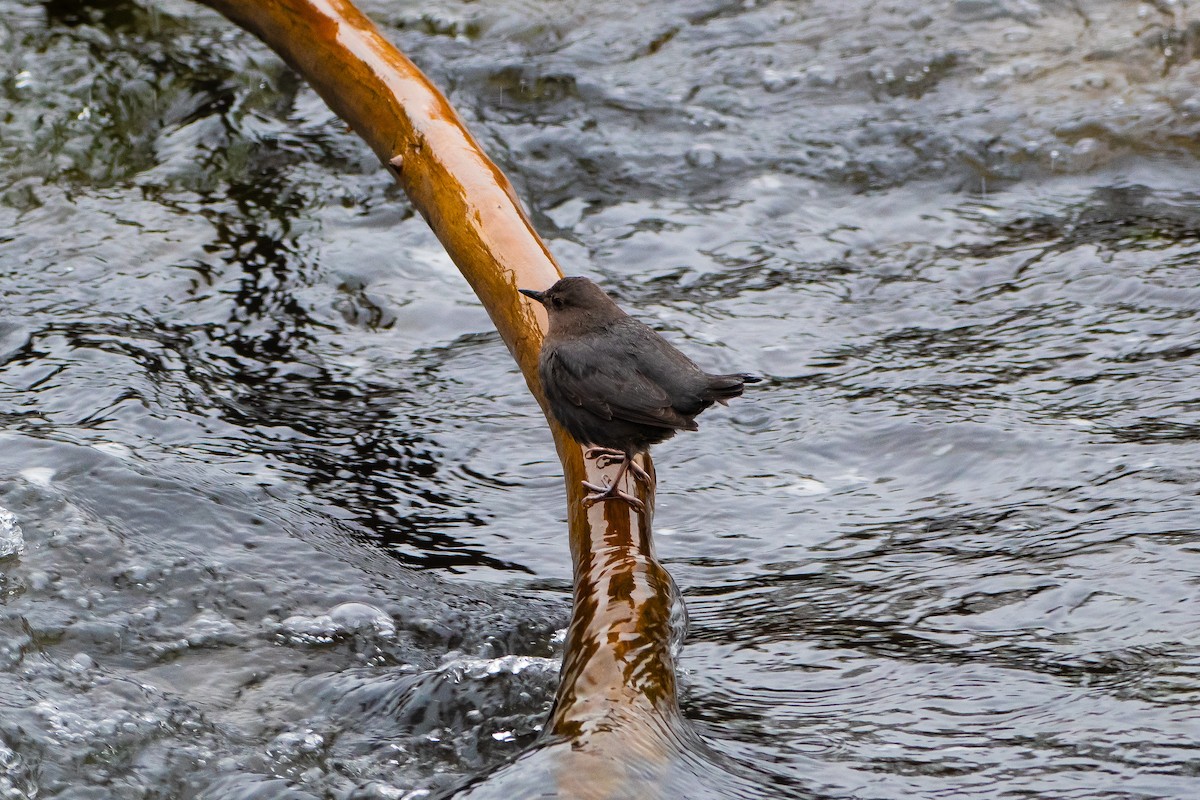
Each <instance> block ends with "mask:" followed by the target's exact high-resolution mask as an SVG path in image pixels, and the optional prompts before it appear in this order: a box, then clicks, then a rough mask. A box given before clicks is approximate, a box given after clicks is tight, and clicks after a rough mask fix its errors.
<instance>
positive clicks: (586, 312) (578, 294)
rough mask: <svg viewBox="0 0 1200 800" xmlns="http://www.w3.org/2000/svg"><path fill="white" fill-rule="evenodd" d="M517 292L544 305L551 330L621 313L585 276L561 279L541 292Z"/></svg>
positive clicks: (526, 290)
mask: <svg viewBox="0 0 1200 800" xmlns="http://www.w3.org/2000/svg"><path fill="white" fill-rule="evenodd" d="M519 291H520V292H521V294H523V295H525V296H526V297H530V298H533V299H534V300H536V301H538V302H539V303H541V304H542V305H543V306H544V307H545V308H546V313H547V314H548V315H549V317H550V328H551V330H554V329H556V328H566V327H572V328H573V327H584V326H588V325H597V324H602V323H605V322H608V321H611V320H613V319H615V318H617V317H623V316H625V312H624V311H622V310H621V309H620V308H619V307H618V306H617V304H616V303H614V302H613V301H612V298H611V297H609V296H608V295H607V294H605V292H604V290H603V289H601V288H600V287H599V286H597V285H596V284H595V283H593V282H592V281H590V280H588V279H587V278H582V277H572V278H562V279H560V280H559V281H558V282H557V283H555V284H554V285H553V286H551V287H550V288H549V289H546V290H545V291H542V292H537V291H534V290H533V289H521V290H519Z"/></svg>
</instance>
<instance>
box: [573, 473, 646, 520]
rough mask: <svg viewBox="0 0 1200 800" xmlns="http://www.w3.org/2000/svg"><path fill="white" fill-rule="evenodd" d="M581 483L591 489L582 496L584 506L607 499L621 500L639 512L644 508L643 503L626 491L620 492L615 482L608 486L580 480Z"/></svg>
mask: <svg viewBox="0 0 1200 800" xmlns="http://www.w3.org/2000/svg"><path fill="white" fill-rule="evenodd" d="M581 483H582V484H583V487H584V488H585V489H588V490H589V491H591V494H589V495H588V496H587V497H585V498H583V507H584V508H591V507H592V506H594V505H595V504H596V503H603V502H606V501H608V500H623V501H624V502H626V503H628V504H629V505H631V506H633V509H634V510H635V511H638V512H639V513H640V512H643V511H645V510H646V504H645V503H643V502H642V501H641V500H639V499H638V498H636V497H634V496H633V495H631V494H629V493H627V492H622V491H621V490H620V489H618V488H617V484H615V483H614V484H612V485H610V486H597V485H596V484H594V483H589V482H588V481H581Z"/></svg>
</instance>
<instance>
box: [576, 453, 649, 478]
mask: <svg viewBox="0 0 1200 800" xmlns="http://www.w3.org/2000/svg"><path fill="white" fill-rule="evenodd" d="M583 457H584V458H587V459H595V460H596V466H597V467H599V468H600V469H604V468H605V467H608V466H611V465H613V464H620V463H622V462H625V461H628V462H629V470H630V471H631V472H633V477H635V478H637V479H638V480H640V481H641V482H642V483H644V484H646V485H647V486H649V485H650V483H651V481H650V473H649V472H646V470H644V469H642V468H641V466H640V465H639V464H638V463H637V462H636V461H634V460H633V458H632V457H630V456H627V455H626V454H625V451H624V450H617V449H616V448H613V447H589V448H588V449H587V450H584V451H583Z"/></svg>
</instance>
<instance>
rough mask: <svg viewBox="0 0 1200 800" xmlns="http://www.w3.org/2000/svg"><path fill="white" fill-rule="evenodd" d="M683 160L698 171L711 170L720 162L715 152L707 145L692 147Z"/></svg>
mask: <svg viewBox="0 0 1200 800" xmlns="http://www.w3.org/2000/svg"><path fill="white" fill-rule="evenodd" d="M684 158H685V159H686V160H687V163H688V164H690V165H691V166H693V167H696V168H698V169H712V168H713V167H715V166H716V165H717V162H718V161H720V160H721V157H720V156H719V155H718V154H717V151H716V150H714V149H713V147H712V145H708V144H697V145H693V146H692V149H690V150H688V152H687V155H686V156H684Z"/></svg>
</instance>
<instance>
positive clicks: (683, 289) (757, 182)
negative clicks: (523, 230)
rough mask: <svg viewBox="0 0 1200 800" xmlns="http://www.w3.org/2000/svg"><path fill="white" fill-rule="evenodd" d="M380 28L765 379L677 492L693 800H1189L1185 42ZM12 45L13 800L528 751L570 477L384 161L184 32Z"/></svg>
mask: <svg viewBox="0 0 1200 800" xmlns="http://www.w3.org/2000/svg"><path fill="white" fill-rule="evenodd" d="M364 7H365V8H366V9H367V10H368V11H369V12H370V13H371V14H372V15H373V16H374V17H375V18H376V19H379V20H380V21H381V22H382V23H383V24H384V26H385V28H386V29H387V31H388V32H389V35H391V36H393V38H394V39H395V40H396V41H397V42H398V43H399V44H400V45H401V47H402V48H404V49H405V50H406V51H407V52H409V53H410V54H411V55H412V56H413V57H414V59H415V60H416V61H417V62H418V63H419V64H420V65H421V66H422V68H424V69H426V70H427V71H428V72H429V73H430V74H431V76H432V77H433V78H434V79H435V80H436V81H437V82H438V83H439V85H441V86H444V87H446V88H447V90H448V93H449V95H450V97H451V99H452V101H453V102H454V103H455V105H456V106H457V107H458V108H459V109H460V110H461V111H462V112H463V114H464V115H465V116H466V117H467V118H468V120H469V123H470V125H471V127H472V129H473V130H474V132H475V133H476V134H477V135H478V136H479V138H480V140H481V141H482V142H483V143H484V144H485V146H486V147H487V149H488V150H489V152H491V153H492V154H493V155H494V156H495V157H496V159H497V161H498V162H499V163H500V164H501V165H502V166H503V168H504V169H505V170H506V171H507V172H508V173H509V174H510V176H511V177H512V178H513V180H514V183H515V184H516V185H517V187H518V190H519V192H520V193H521V196H522V198H523V200H524V201H525V202H526V203H527V205H528V206H529V208H530V210H531V213H532V215H533V216H534V218H535V219H536V221H537V224H538V226H539V228H540V229H541V230H542V231H544V232H546V233H547V234H549V235H550V236H551V237H552V242H551V244H552V247H553V248H554V250H555V253H556V254H557V255H558V256H559V258H560V260H561V261H562V263H563V264H564V265H565V266H566V267H567V268H568V269H569V270H570V271H575V272H586V273H588V274H591V275H593V276H594V277H597V278H598V279H600V280H602V281H603V282H604V283H605V285H606V287H607V288H609V289H611V290H612V292H613V293H614V294H615V295H616V296H617V297H619V298H620V300H621V301H622V302H623V303H624V304H626V305H627V306H629V307H630V308H633V309H636V310H637V311H638V312H639V313H640V314H641V315H642V316H643V317H644V318H646V319H648V320H649V321H651V322H653V323H654V324H655V325H656V326H657V327H659V328H660V329H661V330H662V331H663V332H664V334H665V335H667V336H669V337H670V338H672V339H673V340H675V341H676V342H677V343H678V344H680V345H681V346H682V347H684V348H685V349H686V350H687V351H688V352H689V353H690V354H692V355H694V356H695V358H696V359H697V360H698V361H700V362H701V363H702V364H703V365H705V366H706V367H709V368H711V369H714V370H733V369H739V370H740V369H752V370H755V371H758V372H760V373H762V374H764V375H766V376H767V377H768V378H769V380H768V382H767V383H766V384H765V385H762V386H760V387H756V390H755V392H753V393H752V394H751V395H749V396H748V397H747V398H746V402H745V403H742V404H741V405H740V406H738V407H737V408H733V409H729V410H727V411H725V412H721V413H718V414H716V415H715V416H714V417H712V418H711V419H707V420H706V421H705V422H704V423H703V425H702V430H701V432H700V433H698V434H693V435H688V436H680V437H677V438H676V439H674V440H672V441H671V442H670V443H667V444H665V445H664V446H663V447H662V449H661V450H660V451H659V452H658V453H657V454H656V455H657V459H656V466H657V470H658V475H659V481H660V497H659V502H658V511H657V519H656V521H655V527H656V530H657V534H658V537H657V543H656V544H657V549H658V552H659V554H660V556H662V557H663V558H664V559H665V560H666V562H667V563H668V566H669V567H670V569H671V571H672V573H673V575H674V577H675V579H676V581H677V582H678V584H679V585H680V587H681V589H682V590H683V592H684V595H685V596H686V598H687V600H688V611H689V615H690V617H691V635H690V638H689V639H688V641H687V644H686V645H685V646H684V648H683V652H682V664H683V667H684V670H683V672H682V674H681V676H680V681H681V683H682V686H683V699H684V706H685V712H686V714H687V715H688V717H689V718H690V719H691V720H692V721H693V722H694V723H696V725H697V727H698V728H699V730H700V732H701V733H702V734H704V736H705V737H706V744H700V743H698V742H694V741H691V740H689V741H688V743H687V744H686V747H684V748H683V752H684V754H685V755H684V757H681V758H680V759H679V761H678V762H677V763H673V765H672V769H673V770H674V772H670V771H669V770H668V771H667V772H669V773H670V774H667V772H664V774H667V777H666V778H665V779H664V780H665V785H666V786H668V787H673V789H670V788H669V789H668V790H667V791H668V793H669V791H676V793H677V794H678V793H683V794H688V793H691V794H696V796H700V795H699V794H697V793H699V792H702V791H707V792H709V793H711V794H712V795H714V796H729V797H752V796H772V797H774V796H806V795H816V796H823V797H839V798H851V797H872V798H875V797H878V798H901V797H934V796H945V797H954V798H992V797H996V798H999V797H1039V798H1048V799H1049V798H1053V799H1054V800H1060V799H1061V798H1080V799H1081V800H1084V799H1086V800H1100V799H1101V798H1113V800H1115V799H1116V798H1131V797H1153V798H1180V800H1184V799H1185V798H1186V799H1187V800H1190V798H1192V797H1193V796H1194V795H1195V794H1196V792H1195V772H1196V768H1195V765H1196V763H1197V757H1198V756H1197V742H1200V713H1198V712H1197V711H1196V707H1197V703H1198V702H1200V613H1198V612H1197V608H1198V607H1200V606H1198V605H1197V602H1196V601H1197V599H1198V596H1200V595H1198V589H1197V586H1198V584H1197V575H1200V532H1198V529H1197V524H1196V519H1197V499H1196V498H1197V486H1198V481H1200V469H1198V468H1197V466H1196V464H1197V460H1198V455H1200V433H1198V431H1200V428H1198V425H1200V418H1198V416H1197V414H1198V409H1200V405H1198V404H1197V401H1196V396H1197V386H1198V379H1197V375H1198V373H1197V369H1196V362H1197V357H1198V347H1197V344H1196V343H1197V342H1198V341H1200V324H1198V322H1197V320H1198V319H1200V289H1198V288H1197V281H1196V280H1195V268H1194V264H1195V261H1196V258H1197V255H1198V253H1200V210H1198V209H1200V202H1198V201H1200V195H1197V193H1196V191H1195V186H1196V183H1197V176H1196V174H1195V172H1196V169H1195V166H1194V164H1193V159H1194V156H1195V145H1194V141H1195V136H1194V135H1193V133H1194V131H1193V128H1194V117H1195V115H1196V113H1197V112H1198V110H1200V100H1197V96H1196V91H1195V86H1196V75H1195V74H1194V73H1195V71H1196V63H1197V62H1195V61H1194V55H1195V52H1194V51H1195V47H1194V41H1193V39H1194V35H1193V29H1194V27H1195V26H1194V24H1193V22H1192V21H1191V15H1192V14H1193V9H1191V8H1190V7H1189V6H1187V4H1184V3H1172V4H1158V5H1151V4H1143V5H1138V4H1128V3H1119V2H1107V1H1104V2H1093V3H1087V4H1076V5H1056V4H1041V5H1033V4H1028V3H1026V4H1021V3H1009V2H1000V1H997V2H986V1H985V2H958V3H953V4H950V5H948V6H946V7H945V8H938V9H931V8H929V7H927V6H925V5H920V4H913V3H909V4H903V3H901V4H897V3H889V4H883V3H874V2H866V3H860V4H845V3H832V2H824V0H818V2H814V3H809V4H806V5H804V6H799V5H797V4H795V3H788V2H763V3H743V2H706V3H699V4H697V5H694V6H688V7H687V8H677V7H675V6H672V5H671V4H656V3H644V4H635V5H633V6H630V5H629V4H627V3H626V4H610V5H603V4H601V5H599V6H598V5H596V4H594V3H593V4H588V5H581V4H570V3H568V4H563V3H554V4H546V3H537V2H522V3H500V4H495V3H493V4H478V3H466V2H463V3H457V2H455V3H443V4H440V5H439V6H438V7H436V8H433V7H429V6H428V5H420V4H411V3H400V4H396V3H375V2H368V3H364ZM0 44H3V47H2V48H0V53H2V54H3V55H0V107H2V110H0V171H2V172H0V174H2V176H3V180H0V285H2V286H3V296H2V297H0V422H2V423H3V432H2V433H0V515H2V514H4V513H9V514H11V515H12V519H11V520H9V517H8V516H4V517H3V521H2V524H3V525H4V526H5V530H6V531H8V535H7V538H5V541H7V542H10V543H11V542H14V541H15V538H14V536H13V531H14V530H15V529H16V528H17V527H19V530H20V532H21V533H20V538H21V546H20V547H16V546H11V547H9V548H0V552H4V553H5V555H4V556H3V557H0V795H11V796H14V797H28V796H33V795H34V794H35V793H36V794H37V796H39V797H67V796H77V795H80V794H81V793H89V792H90V793H92V794H96V796H101V795H103V796H114V797H131V798H132V797H146V798H149V797H205V798H207V797H211V798H222V799H224V798H237V797H246V798H248V797H266V796H270V797H275V796H294V797H307V796H312V797H335V798H347V800H348V799H349V798H356V799H357V800H363V799H365V798H384V797H412V798H415V797H418V796H422V795H421V792H424V791H430V792H434V793H437V792H441V791H443V790H445V791H448V790H450V788H451V787H453V786H455V785H457V784H458V783H459V782H460V781H463V780H466V779H468V777H469V776H470V775H472V774H473V773H475V772H476V771H478V770H481V769H485V768H492V767H495V765H497V764H498V763H500V762H503V761H504V759H506V758H510V757H515V756H516V755H517V754H518V753H519V752H520V751H521V750H522V748H523V747H525V746H527V745H529V744H530V743H532V742H535V741H537V740H538V734H539V731H540V726H541V724H542V723H543V722H544V718H545V714H546V712H547V709H548V708H549V705H550V703H551V701H552V699H553V696H554V690H555V683H556V670H557V663H558V658H559V657H560V655H561V653H560V652H559V648H560V644H561V631H560V633H559V634H556V633H555V631H556V630H560V629H561V628H562V627H563V626H564V625H565V622H566V613H567V609H568V606H569V597H568V587H569V560H568V554H567V547H566V541H565V533H564V526H563V522H562V516H563V513H564V512H563V506H562V502H563V500H562V498H563V490H562V486H561V477H560V472H559V468H558V465H557V462H556V460H555V458H554V454H553V448H552V446H551V442H550V437H549V435H548V434H547V433H546V432H545V430H544V428H543V423H542V421H541V418H540V415H539V414H538V412H537V408H536V406H535V405H534V403H533V401H532V400H531V399H530V398H529V397H528V395H527V393H526V391H525V389H524V386H523V383H522V380H521V378H520V376H519V375H518V373H517V372H516V370H515V368H514V367H513V366H512V364H511V361H510V359H509V357H508V355H507V353H506V352H505V350H504V348H503V347H502V345H501V344H500V342H499V340H498V338H497V337H496V336H495V334H494V333H493V332H492V328H491V325H490V322H489V321H488V319H487V317H486V315H485V314H483V312H482V311H481V310H480V309H479V308H478V306H477V304H476V303H475V302H474V299H473V297H472V295H471V292H470V290H469V288H468V287H467V286H466V285H465V283H464V282H463V281H462V280H461V278H460V277H459V276H458V274H457V271H456V270H455V269H454V267H453V265H452V264H450V263H449V261H448V259H447V258H446V257H445V255H444V253H443V252H442V250H441V248H440V246H439V245H438V243H437V242H436V240H434V239H433V237H432V236H431V234H430V233H429V232H428V230H427V229H426V227H425V224H424V222H423V221H422V220H421V219H420V218H419V217H417V216H415V215H414V214H413V212H412V209H411V208H409V207H408V206H407V204H406V203H405V201H404V199H403V197H402V196H401V195H400V193H399V192H398V190H397V189H396V188H395V187H394V186H393V185H392V184H391V182H390V178H389V177H388V175H387V174H385V173H384V171H383V170H381V169H380V168H379V166H378V164H377V163H376V162H375V160H374V157H373V156H372V155H371V154H370V153H369V152H368V151H367V150H366V148H364V147H363V146H362V145H361V143H359V142H358V141H357V140H356V139H355V138H354V137H353V136H352V135H350V134H349V132H347V131H346V130H345V128H344V126H343V125H341V124H340V123H339V122H337V121H336V120H335V119H334V118H333V117H332V115H331V114H330V112H329V111H328V109H327V108H326V107H325V106H324V104H323V103H322V102H321V101H320V100H319V99H318V98H317V97H316V96H315V95H314V94H313V93H312V92H311V91H309V90H308V89H307V88H306V87H305V86H303V85H302V84H301V83H300V82H299V81H297V80H296V78H295V77H294V76H293V75H292V74H291V73H290V72H289V71H288V70H287V69H286V68H285V67H284V66H283V65H282V64H280V63H279V62H278V61H277V60H276V59H275V58H274V57H273V56H270V55H269V54H268V53H267V51H266V50H265V49H264V48H262V47H261V45H259V44H257V43H256V42H254V41H253V40H252V38H251V37H249V36H248V35H246V34H243V33H240V32H238V31H236V30H234V29H232V28H231V27H230V26H229V25H228V24H227V23H225V22H224V21H222V20H221V19H219V18H218V17H216V16H214V15H212V14H210V13H208V12H204V11H201V10H199V9H198V7H195V6H192V5H189V4H187V3H185V2H182V0H165V2H162V3H154V4H150V3H147V4H145V5H140V4H137V3H133V2H127V1H126V0H112V1H109V0H105V1H104V2H91V1H89V2H85V3H65V2H43V3H36V2H24V1H23V0H0ZM722 413H723V414H724V416H722V415H721V414H722ZM414 568H419V569H414ZM679 735H681V736H682V735H683V734H679ZM542 744H543V745H544V747H542V748H540V749H537V750H533V751H530V752H529V753H528V754H527V755H526V756H525V757H524V758H523V759H522V760H521V761H520V762H517V763H516V764H513V765H510V766H509V767H504V768H501V770H500V772H498V773H496V775H495V776H494V782H492V783H487V782H485V783H482V784H480V783H476V784H474V785H473V787H472V788H471V790H470V791H473V792H476V793H478V794H476V795H473V796H488V794H487V793H488V792H491V793H493V794H496V793H502V794H505V796H506V797H514V796H521V792H530V791H533V790H537V791H540V790H541V788H542V784H540V783H537V785H535V786H533V787H532V788H531V782H530V779H529V777H528V776H529V775H530V774H531V773H530V772H529V770H535V769H536V768H538V766H539V765H544V764H547V763H550V764H553V763H557V762H556V760H555V759H556V758H557V756H556V754H555V748H556V746H559V745H558V744H556V743H553V742H543V743H542ZM643 744H646V745H647V747H649V745H650V744H651V742H649V741H647V742H645V743H643ZM681 787H682V788H681ZM660 788H661V787H660ZM289 793H290V794H289ZM689 796H691V795H690V794H689Z"/></svg>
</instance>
